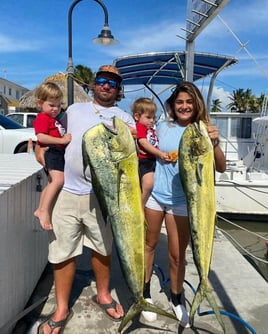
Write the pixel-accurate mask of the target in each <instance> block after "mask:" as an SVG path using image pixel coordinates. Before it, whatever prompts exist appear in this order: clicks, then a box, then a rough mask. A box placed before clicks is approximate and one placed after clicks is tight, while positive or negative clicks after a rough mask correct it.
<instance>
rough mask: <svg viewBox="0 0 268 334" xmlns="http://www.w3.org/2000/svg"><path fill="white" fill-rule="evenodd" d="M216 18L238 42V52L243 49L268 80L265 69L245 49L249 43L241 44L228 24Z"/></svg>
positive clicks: (267, 73)
mask: <svg viewBox="0 0 268 334" xmlns="http://www.w3.org/2000/svg"><path fill="white" fill-rule="evenodd" d="M217 16H218V18H219V19H220V21H221V22H222V23H223V24H224V25H225V27H226V28H227V29H228V30H229V32H230V33H231V34H232V35H233V37H234V38H235V40H236V41H237V42H238V44H239V45H240V48H239V50H238V52H239V51H240V50H241V49H244V50H245V51H246V53H247V54H248V56H249V57H250V58H251V59H252V60H253V62H254V63H255V65H256V66H257V68H258V69H259V70H260V72H261V73H262V74H263V75H264V76H265V77H266V78H268V72H267V71H266V70H265V68H263V67H262V66H261V65H259V64H258V62H257V60H256V59H255V58H254V56H253V55H252V54H251V53H250V52H249V51H248V49H247V45H248V43H249V41H247V42H246V43H242V42H241V40H240V39H239V38H238V36H237V35H236V34H235V33H234V32H233V31H232V29H231V28H230V27H229V26H228V24H227V23H226V22H225V21H224V20H223V19H222V18H221V16H220V15H217Z"/></svg>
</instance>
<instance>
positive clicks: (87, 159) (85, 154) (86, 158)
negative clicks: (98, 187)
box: [82, 137, 89, 180]
mask: <svg viewBox="0 0 268 334" xmlns="http://www.w3.org/2000/svg"><path fill="white" fill-rule="evenodd" d="M85 152H86V143H85V139H84V137H83V139H82V153H83V154H82V157H83V174H84V178H85V180H88V178H87V177H86V169H87V167H88V166H89V157H88V155H87V153H85Z"/></svg>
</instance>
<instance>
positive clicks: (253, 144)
mask: <svg viewBox="0 0 268 334" xmlns="http://www.w3.org/2000/svg"><path fill="white" fill-rule="evenodd" d="M210 118H211V120H212V122H213V123H214V124H216V125H217V126H218V128H219V130H220V142H221V147H222V149H223V152H224V153H225V156H226V161H227V169H226V171H225V172H224V173H217V172H216V177H215V185H216V202H217V213H218V214H219V215H222V216H224V217H226V218H229V219H238V220H241V219H246V220H254V221H256V220H257V221H267V220H268V111H267V96H266V97H265V99H264V103H263V108H262V112H261V113H259V114H254V113H232V112H230V113H222V112H220V113H211V114H210Z"/></svg>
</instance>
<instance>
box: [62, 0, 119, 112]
mask: <svg viewBox="0 0 268 334" xmlns="http://www.w3.org/2000/svg"><path fill="white" fill-rule="evenodd" d="M81 1H82V0H75V1H74V2H73V3H72V4H71V6H70V8H69V12H68V64H67V70H66V72H67V96H68V101H67V103H68V106H69V105H70V104H73V102H74V82H73V75H74V66H73V51H72V13H73V9H74V7H75V6H76V5H77V4H78V3H79V2H81ZM93 1H96V2H97V3H98V4H99V5H100V6H101V7H102V9H103V11H104V16H105V19H104V27H103V28H102V30H101V33H100V34H99V35H98V37H97V38H94V39H93V40H92V41H93V43H95V44H98V45H103V46H108V45H115V44H118V43H119V42H118V41H117V40H115V39H114V36H113V35H112V33H111V30H110V28H109V24H108V11H107V8H106V6H105V5H104V3H103V2H102V1H101V0H93Z"/></svg>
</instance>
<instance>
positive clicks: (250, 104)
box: [211, 88, 265, 113]
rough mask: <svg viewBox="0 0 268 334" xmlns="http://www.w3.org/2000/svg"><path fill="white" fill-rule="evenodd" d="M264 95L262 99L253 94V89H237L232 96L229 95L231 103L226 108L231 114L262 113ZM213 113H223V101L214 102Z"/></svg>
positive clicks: (216, 100)
mask: <svg viewBox="0 0 268 334" xmlns="http://www.w3.org/2000/svg"><path fill="white" fill-rule="evenodd" d="M264 96H265V95H264V94H261V96H260V97H256V95H254V94H252V90H251V89H249V88H248V89H246V90H244V89H242V88H239V89H236V90H233V92H232V94H231V95H229V99H230V100H231V102H230V103H229V104H228V105H227V106H226V108H227V109H228V110H230V111H231V112H241V113H258V112H261V108H262V104H263V100H264ZM211 111H212V112H221V111H222V101H221V100H220V99H215V100H213V101H212V107H211Z"/></svg>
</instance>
